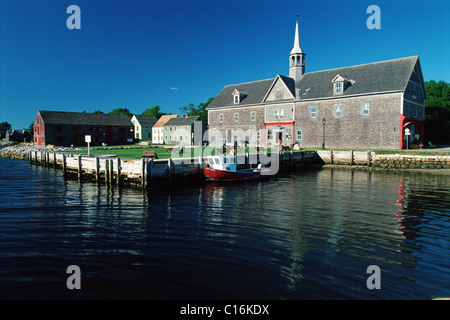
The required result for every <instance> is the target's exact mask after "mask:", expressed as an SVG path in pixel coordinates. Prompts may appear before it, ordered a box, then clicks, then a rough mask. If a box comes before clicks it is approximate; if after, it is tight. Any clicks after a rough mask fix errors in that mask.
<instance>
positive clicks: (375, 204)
mask: <svg viewBox="0 0 450 320" xmlns="http://www.w3.org/2000/svg"><path fill="white" fill-rule="evenodd" d="M449 187H450V177H448V176H447V177H446V176H439V175H427V174H411V173H386V172H373V173H370V172H366V171H357V170H341V169H325V170H321V171H314V172H313V171H310V172H302V173H296V174H295V175H291V176H285V177H279V178H276V179H272V180H269V181H267V182H263V183H260V182H252V183H240V184H228V185H220V184H207V185H205V186H204V187H201V188H198V187H197V188H179V189H174V190H153V191H151V192H142V191H139V190H132V189H117V188H115V189H109V188H107V187H106V186H97V185H96V184H94V183H81V184H80V183H78V182H77V181H69V180H65V179H64V178H63V177H62V173H61V171H59V170H54V169H47V168H42V167H35V166H30V164H29V163H28V162H27V161H20V160H9V159H0V199H1V200H0V201H1V202H0V298H2V299H9V298H14V299H17V298H18V299H22V298H37V299H46V298H51V299H54V298H56V299H61V298H63V299H64V298H87V299H90V298H95V299H97V298H101V299H109V298H118V299H129V298H135V299H432V298H436V297H443V296H447V297H448V296H450V271H449V266H450V263H449V259H450V258H449V257H450V245H449V244H450V241H449V240H450V232H449V231H450V191H449V189H450V188H449ZM70 265H77V266H79V268H80V270H81V290H69V289H68V288H67V286H66V280H67V278H68V277H69V276H70V275H69V274H67V273H66V269H67V267H68V266H70ZM370 265H377V266H378V267H379V268H380V270H381V276H380V283H381V289H373V290H370V289H368V287H367V285H366V281H367V279H368V277H369V276H371V274H369V273H367V268H368V266H370Z"/></svg>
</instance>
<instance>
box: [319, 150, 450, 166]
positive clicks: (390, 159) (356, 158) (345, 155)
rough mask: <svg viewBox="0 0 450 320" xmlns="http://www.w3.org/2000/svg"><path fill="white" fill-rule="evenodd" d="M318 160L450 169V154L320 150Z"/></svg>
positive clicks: (330, 162) (329, 162) (320, 161)
mask: <svg viewBox="0 0 450 320" xmlns="http://www.w3.org/2000/svg"><path fill="white" fill-rule="evenodd" d="M317 160H318V163H319V164H325V165H359V166H367V167H373V168H378V169H450V156H447V155H442V156H425V155H424V156H420V155H399V154H395V155H392V154H390V155H382V154H376V153H375V152H372V151H370V150H368V151H352V150H349V151H334V150H318V151H317Z"/></svg>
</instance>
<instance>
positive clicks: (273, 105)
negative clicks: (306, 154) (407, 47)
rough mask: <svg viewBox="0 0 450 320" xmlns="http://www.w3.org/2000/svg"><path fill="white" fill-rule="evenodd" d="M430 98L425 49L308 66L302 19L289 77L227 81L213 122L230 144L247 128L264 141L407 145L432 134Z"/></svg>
mask: <svg viewBox="0 0 450 320" xmlns="http://www.w3.org/2000/svg"><path fill="white" fill-rule="evenodd" d="M426 97H427V96H426V91H425V86H424V80H423V76H422V70H421V67H420V61H419V57H418V56H412V57H406V58H400V59H394V60H388V61H381V62H375V63H369V64H364V65H356V66H351V67H345V68H337V69H331V70H324V71H318V72H309V73H306V72H305V53H304V52H303V50H302V49H301V48H300V41H299V33H298V22H297V24H296V28H295V37H294V47H293V49H292V51H291V53H290V54H289V76H283V75H277V76H276V77H274V78H271V79H267V80H260V81H253V82H248V83H240V84H234V85H227V86H225V87H224V88H223V89H222V91H220V93H219V94H218V95H217V96H216V97H215V99H214V100H213V101H212V102H211V103H210V104H209V106H208V108H207V110H208V123H209V128H210V129H216V130H219V131H220V132H221V133H222V135H223V136H224V137H225V138H226V139H227V140H228V142H229V143H230V142H233V140H234V139H236V134H235V132H236V129H240V130H241V131H245V132H253V135H254V136H252V137H249V140H251V141H252V142H253V144H257V145H268V144H270V143H277V142H278V141H279V140H281V141H282V143H283V144H284V145H292V144H294V143H296V142H299V143H300V145H301V146H304V147H322V146H325V147H326V148H386V149H394V148H404V147H405V145H406V139H409V141H408V145H410V144H411V143H414V142H418V141H423V139H424V138H425V137H424V104H425V99H426ZM406 129H407V130H406ZM405 130H406V131H405ZM408 130H409V133H410V135H405V132H407V131H408Z"/></svg>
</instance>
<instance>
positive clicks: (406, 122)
mask: <svg viewBox="0 0 450 320" xmlns="http://www.w3.org/2000/svg"><path fill="white" fill-rule="evenodd" d="M411 125H414V126H416V128H417V126H419V132H417V131H415V134H417V133H418V134H419V135H420V137H419V140H420V141H422V142H424V140H425V121H423V120H416V119H411V118H406V117H405V116H404V115H400V149H405V148H406V143H405V128H409V127H410V126H411ZM416 130H417V129H416ZM408 145H410V144H408Z"/></svg>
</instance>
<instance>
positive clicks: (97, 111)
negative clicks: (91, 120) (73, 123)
mask: <svg viewBox="0 0 450 320" xmlns="http://www.w3.org/2000/svg"><path fill="white" fill-rule="evenodd" d="M93 113H100V114H104V112H103V111H100V110H95V111H94V112H93Z"/></svg>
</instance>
